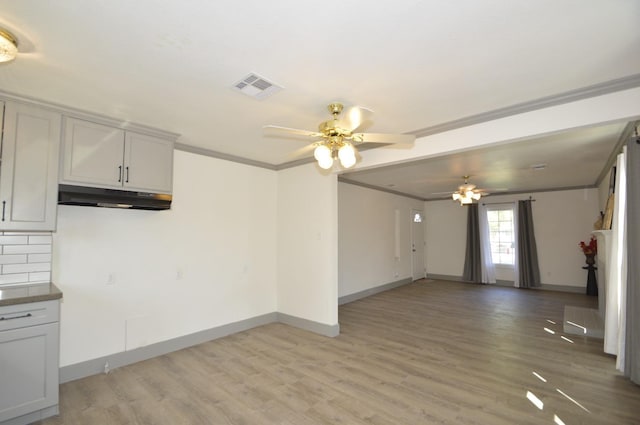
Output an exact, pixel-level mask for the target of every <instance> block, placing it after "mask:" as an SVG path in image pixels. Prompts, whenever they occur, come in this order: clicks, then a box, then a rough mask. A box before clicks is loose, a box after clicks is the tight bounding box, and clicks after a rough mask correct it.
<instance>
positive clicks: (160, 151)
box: [124, 131, 173, 193]
mask: <svg viewBox="0 0 640 425" xmlns="http://www.w3.org/2000/svg"><path fill="white" fill-rule="evenodd" d="M172 171H173V143H171V142H169V141H167V140H163V139H159V138H157V137H151V136H147V135H144V134H138V133H133V132H131V131H127V133H126V135H125V149H124V186H125V187H126V188H128V189H131V190H141V191H150V192H157V193H171V187H172V183H173V172H172Z"/></svg>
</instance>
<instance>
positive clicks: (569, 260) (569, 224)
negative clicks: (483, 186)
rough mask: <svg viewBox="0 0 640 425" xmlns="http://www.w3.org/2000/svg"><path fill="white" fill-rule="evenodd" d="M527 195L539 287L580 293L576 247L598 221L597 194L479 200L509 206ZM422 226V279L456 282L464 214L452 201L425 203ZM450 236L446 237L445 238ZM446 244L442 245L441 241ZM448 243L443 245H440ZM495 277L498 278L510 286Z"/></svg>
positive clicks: (576, 192)
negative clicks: (568, 288) (424, 271)
mask: <svg viewBox="0 0 640 425" xmlns="http://www.w3.org/2000/svg"><path fill="white" fill-rule="evenodd" d="M529 195H531V196H532V197H533V198H534V199H535V200H536V202H534V203H533V204H532V210H533V225H534V229H535V236H536V243H537V246H538V261H539V264H540V278H541V280H542V283H543V284H546V285H560V286H575V287H584V286H585V285H586V279H587V277H586V272H585V271H584V270H582V267H583V266H584V265H585V264H584V255H583V254H582V252H581V251H580V249H579V248H578V243H579V242H580V241H586V240H588V239H589V238H590V236H591V231H592V230H593V223H594V222H595V221H596V220H597V219H598V213H599V207H598V202H599V201H598V189H595V188H594V189H580V190H567V191H557V192H539V193H531V194H520V195H503V196H496V195H492V196H491V197H488V198H485V199H486V202H487V203H494V202H510V201H514V200H518V199H526V198H528V196H529ZM425 216H426V221H427V273H428V274H439V275H450V276H455V277H460V276H461V275H462V271H463V267H464V255H465V243H466V228H467V221H466V209H465V208H461V207H460V206H459V205H458V204H456V203H454V202H452V201H448V200H446V201H432V202H425ZM447 230H449V231H451V232H453V233H451V234H450V232H449V231H447ZM449 234H450V235H451V236H450V237H449V238H448V239H443V238H444V237H446V236H447V235H449ZM443 241H448V242H443ZM511 277H512V275H509V273H505V271H504V270H502V271H500V275H499V276H498V278H502V279H505V280H512V278H511Z"/></svg>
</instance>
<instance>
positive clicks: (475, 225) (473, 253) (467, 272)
mask: <svg viewBox="0 0 640 425" xmlns="http://www.w3.org/2000/svg"><path fill="white" fill-rule="evenodd" d="M467 208H468V210H467V249H466V252H465V257H464V271H463V273H462V278H463V279H464V280H466V281H468V282H482V268H481V267H482V258H481V257H480V222H479V221H478V204H471V205H467Z"/></svg>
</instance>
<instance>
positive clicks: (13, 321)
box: [0, 300, 60, 331]
mask: <svg viewBox="0 0 640 425" xmlns="http://www.w3.org/2000/svg"><path fill="white" fill-rule="evenodd" d="M58 321H60V302H59V301H58V300H53V301H42V302H37V303H25V304H14V305H8V306H5V307H0V331H6V330H9V329H16V328H23V327H26V326H35V325H41V324H43V323H52V322H58Z"/></svg>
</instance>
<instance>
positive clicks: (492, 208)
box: [487, 204, 518, 270]
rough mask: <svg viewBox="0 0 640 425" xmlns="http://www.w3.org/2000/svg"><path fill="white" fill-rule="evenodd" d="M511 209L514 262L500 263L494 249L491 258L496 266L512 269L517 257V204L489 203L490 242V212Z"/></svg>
mask: <svg viewBox="0 0 640 425" xmlns="http://www.w3.org/2000/svg"><path fill="white" fill-rule="evenodd" d="M507 210H508V211H511V214H512V216H511V229H512V233H513V263H499V262H497V261H496V259H497V258H500V257H499V256H498V255H495V254H494V252H493V250H492V251H491V260H492V261H493V265H494V267H496V268H500V269H511V270H513V269H514V267H515V262H516V261H517V259H516V258H515V256H516V253H517V250H516V244H517V243H518V242H517V240H516V239H517V235H516V223H515V221H516V206H515V204H513V205H511V204H504V205H487V226H488V227H489V243H490V244H491V229H490V224H489V213H490V212H492V211H507Z"/></svg>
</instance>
